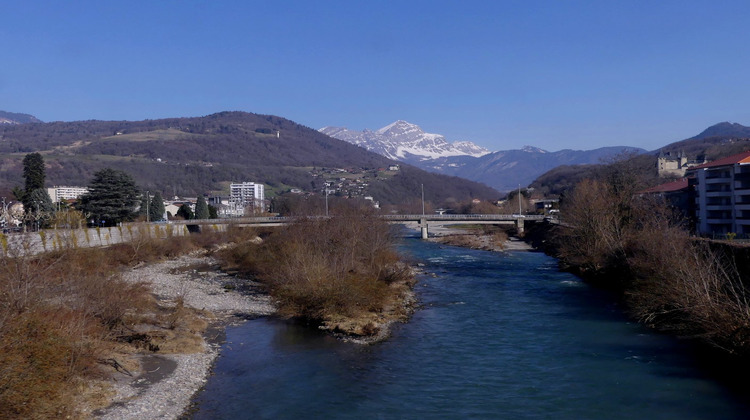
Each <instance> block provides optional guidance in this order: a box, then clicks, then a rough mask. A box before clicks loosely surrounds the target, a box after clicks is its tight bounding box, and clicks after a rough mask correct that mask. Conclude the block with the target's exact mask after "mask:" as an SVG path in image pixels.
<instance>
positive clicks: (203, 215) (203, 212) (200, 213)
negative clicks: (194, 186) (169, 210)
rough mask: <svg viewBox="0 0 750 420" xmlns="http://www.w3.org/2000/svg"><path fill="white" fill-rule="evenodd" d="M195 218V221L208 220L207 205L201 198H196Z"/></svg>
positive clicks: (209, 215) (209, 216)
mask: <svg viewBox="0 0 750 420" xmlns="http://www.w3.org/2000/svg"><path fill="white" fill-rule="evenodd" d="M195 218H196V219H210V218H211V214H210V213H209V211H208V203H206V199H205V198H203V196H202V195H201V196H198V201H197V202H196V203H195Z"/></svg>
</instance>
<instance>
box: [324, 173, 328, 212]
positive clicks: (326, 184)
mask: <svg viewBox="0 0 750 420" xmlns="http://www.w3.org/2000/svg"><path fill="white" fill-rule="evenodd" d="M324 185H325V186H326V187H325V188H326V217H328V183H327V182H325V183H324Z"/></svg>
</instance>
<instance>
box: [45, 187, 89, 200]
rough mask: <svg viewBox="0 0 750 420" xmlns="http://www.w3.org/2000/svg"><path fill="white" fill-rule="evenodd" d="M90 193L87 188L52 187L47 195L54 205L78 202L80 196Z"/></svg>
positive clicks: (48, 189)
mask: <svg viewBox="0 0 750 420" xmlns="http://www.w3.org/2000/svg"><path fill="white" fill-rule="evenodd" d="M87 192H89V189H88V188H86V187H64V186H63V187H57V186H55V187H52V188H47V194H48V195H49V198H50V199H51V200H52V202H53V203H57V202H59V201H63V200H76V199H78V198H79V197H80V196H82V195H84V194H86V193H87Z"/></svg>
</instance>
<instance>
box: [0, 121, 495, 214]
mask: <svg viewBox="0 0 750 420" xmlns="http://www.w3.org/2000/svg"><path fill="white" fill-rule="evenodd" d="M31 152H41V153H42V155H43V156H44V159H45V162H46V164H47V184H48V186H52V185H86V184H87V183H88V182H89V180H90V179H91V175H92V174H93V173H94V172H95V171H97V170H100V169H102V168H105V167H111V168H114V169H120V170H124V171H126V172H128V173H130V174H131V175H132V176H133V177H134V178H135V180H136V182H138V184H139V186H141V187H142V188H144V189H149V190H151V191H161V192H162V193H163V194H164V195H165V196H172V195H180V196H196V195H198V194H202V193H207V192H217V193H220V192H222V191H227V192H228V189H227V184H228V183H229V182H232V181H257V182H262V183H265V184H267V185H268V188H269V190H270V192H271V193H272V194H273V193H274V192H282V191H285V190H288V189H289V188H300V189H302V190H305V191H310V190H313V189H320V187H321V186H320V185H314V182H313V181H314V179H315V178H314V176H313V169H314V168H355V169H363V170H371V171H373V170H374V171H377V169H378V168H383V167H387V166H388V165H390V164H392V163H393V162H392V161H390V160H388V159H386V158H384V157H382V156H379V155H377V154H374V153H371V152H368V151H366V150H364V149H362V148H359V147H357V146H354V145H351V144H349V143H346V142H344V141H340V140H336V139H333V138H330V137H328V136H326V135H324V134H321V133H319V132H317V131H316V130H313V129H310V128H308V127H304V126H302V125H299V124H296V123H294V122H293V121H290V120H287V119H284V118H280V117H276V116H269V115H258V114H251V113H245V112H221V113H217V114H213V115H209V116H206V117H195V118H170V119H161V120H145V121H76V122H52V123H36V124H20V125H7V126H2V127H0V190H1V191H2V193H3V194H4V195H6V196H7V195H8V194H9V191H10V190H11V189H12V188H13V186H15V185H20V184H21V183H22V178H21V170H22V168H21V161H22V159H23V156H24V155H25V154H27V153H31ZM402 168H403V170H402V171H400V172H399V173H398V174H397V175H395V176H392V177H381V178H378V177H377V176H376V177H374V178H375V179H373V180H371V182H370V186H369V188H370V189H371V190H372V191H371V194H372V195H376V196H375V199H376V200H379V201H381V203H385V204H388V203H400V202H402V201H403V200H405V199H407V198H410V197H412V196H417V195H419V184H425V185H434V186H435V189H434V190H433V191H432V193H433V196H432V197H433V201H434V202H436V203H438V202H442V201H445V200H449V199H455V200H459V201H462V200H466V199H470V198H473V197H479V198H488V199H489V198H496V197H497V195H498V193H497V192H496V191H494V190H492V189H491V188H489V187H487V186H484V185H482V184H478V183H476V182H471V181H466V180H463V179H459V178H455V177H447V176H440V175H435V174H429V173H427V172H424V171H422V170H419V169H416V168H411V167H408V166H406V165H402ZM318 183H319V182H318Z"/></svg>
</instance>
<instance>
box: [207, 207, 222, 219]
mask: <svg viewBox="0 0 750 420" xmlns="http://www.w3.org/2000/svg"><path fill="white" fill-rule="evenodd" d="M208 218H209V219H218V218H219V210H217V209H216V207H214V206H212V205H210V204H209V205H208Z"/></svg>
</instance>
